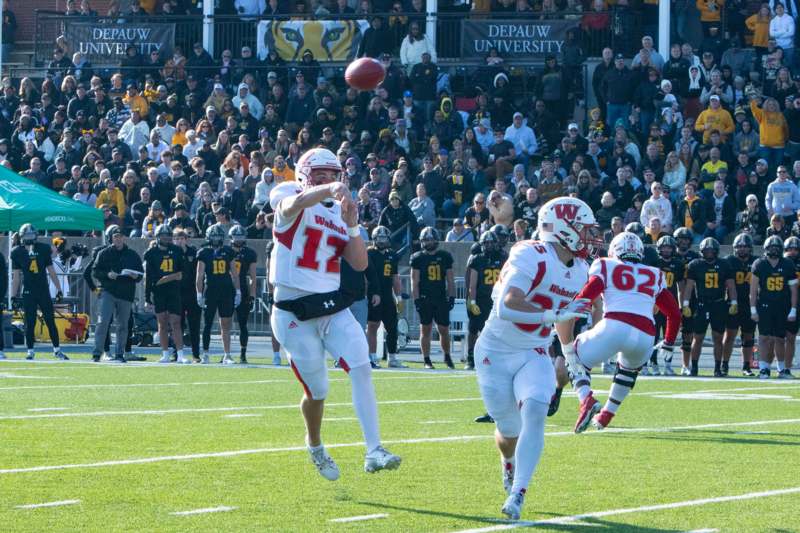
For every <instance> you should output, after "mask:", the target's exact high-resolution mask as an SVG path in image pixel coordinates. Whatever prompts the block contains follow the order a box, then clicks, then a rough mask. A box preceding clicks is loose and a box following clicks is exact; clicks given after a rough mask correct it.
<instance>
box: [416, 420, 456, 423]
mask: <svg viewBox="0 0 800 533" xmlns="http://www.w3.org/2000/svg"><path fill="white" fill-rule="evenodd" d="M454 423H455V420H423V421H422V422H420V424H454Z"/></svg>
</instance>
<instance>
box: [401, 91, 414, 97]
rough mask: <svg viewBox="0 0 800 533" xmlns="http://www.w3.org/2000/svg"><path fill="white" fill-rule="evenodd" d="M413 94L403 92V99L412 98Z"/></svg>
mask: <svg viewBox="0 0 800 533" xmlns="http://www.w3.org/2000/svg"><path fill="white" fill-rule="evenodd" d="M412 96H414V95H413V93H412V92H411V91H403V98H411V97H412Z"/></svg>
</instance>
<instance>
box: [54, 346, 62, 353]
mask: <svg viewBox="0 0 800 533" xmlns="http://www.w3.org/2000/svg"><path fill="white" fill-rule="evenodd" d="M59 350H61V348H59V347H58V346H53V353H58V352H59Z"/></svg>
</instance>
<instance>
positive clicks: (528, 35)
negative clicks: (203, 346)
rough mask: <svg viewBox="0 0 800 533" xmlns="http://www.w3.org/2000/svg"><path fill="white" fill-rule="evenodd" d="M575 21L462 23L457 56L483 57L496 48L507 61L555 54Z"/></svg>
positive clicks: (541, 58) (576, 23)
mask: <svg viewBox="0 0 800 533" xmlns="http://www.w3.org/2000/svg"><path fill="white" fill-rule="evenodd" d="M577 25H578V21H575V20H521V19H520V20H463V21H461V56H462V57H475V56H476V55H479V56H484V55H486V54H488V53H489V50H490V49H492V48H496V49H497V51H498V52H500V55H502V56H503V57H505V58H508V59H540V60H543V59H544V58H545V56H546V55H547V54H559V53H561V48H562V47H563V46H564V40H565V38H566V35H567V30H569V29H570V28H574V27H576V26H577Z"/></svg>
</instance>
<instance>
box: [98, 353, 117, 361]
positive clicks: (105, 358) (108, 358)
mask: <svg viewBox="0 0 800 533" xmlns="http://www.w3.org/2000/svg"><path fill="white" fill-rule="evenodd" d="M100 360H101V361H103V362H104V363H108V362H111V361H113V360H114V358H113V357H111V354H109V353H108V352H103V357H101V358H100Z"/></svg>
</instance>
